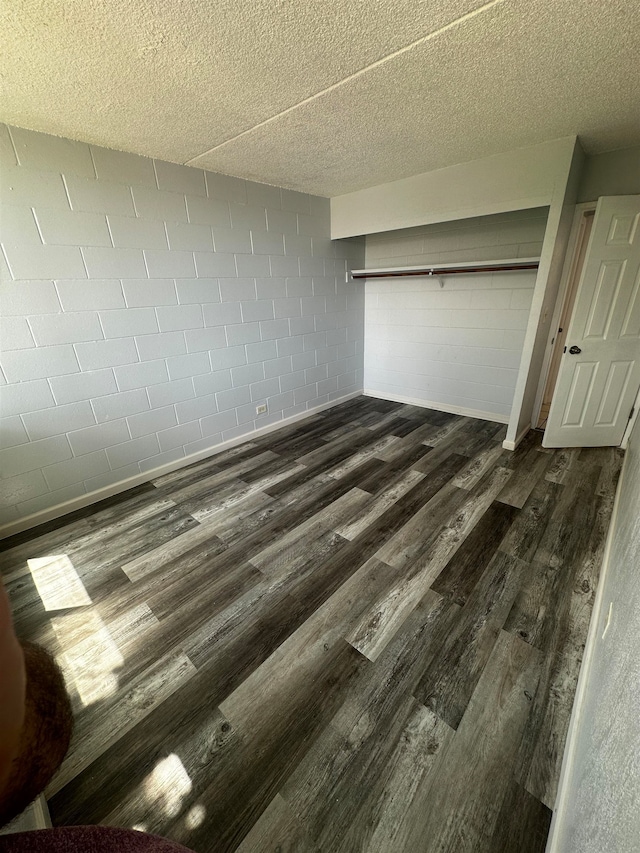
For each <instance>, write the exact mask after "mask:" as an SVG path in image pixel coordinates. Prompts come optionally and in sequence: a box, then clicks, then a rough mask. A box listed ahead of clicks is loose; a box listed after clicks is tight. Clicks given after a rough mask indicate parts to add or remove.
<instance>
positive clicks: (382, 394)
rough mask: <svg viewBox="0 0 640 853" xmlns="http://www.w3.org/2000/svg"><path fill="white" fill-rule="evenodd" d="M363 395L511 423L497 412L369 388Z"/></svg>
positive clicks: (453, 413)
mask: <svg viewBox="0 0 640 853" xmlns="http://www.w3.org/2000/svg"><path fill="white" fill-rule="evenodd" d="M362 393H363V394H364V396H365V397H377V398H378V399H379V400H390V401H391V402H392V403H405V404H406V405H407V406H420V407H421V408H423V409H434V410H435V411H436V412H447V413H448V414H450V415H464V416H465V417H467V418H478V420H480V421H495V422H496V423H498V424H506V423H509V416H508V415H497V414H496V413H495V412H483V411H481V410H480V409H466V408H464V407H463V406H450V405H448V404H446V403H436V402H434V401H431V400H421V399H420V398H418V397H404V396H403V395H402V394H387V392H386V391H372V390H369V389H367V388H365V390H364V391H363V392H362Z"/></svg>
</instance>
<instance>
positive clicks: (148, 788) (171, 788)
mask: <svg viewBox="0 0 640 853" xmlns="http://www.w3.org/2000/svg"><path fill="white" fill-rule="evenodd" d="M142 784H143V790H144V794H145V798H146V800H147V803H148V805H150V806H151V805H153V806H155V807H156V808H161V809H163V810H164V813H165V815H166V816H167V817H175V816H176V815H177V814H178V813H179V812H180V809H181V807H182V801H183V800H184V798H185V797H186V796H187V794H189V793H190V792H191V789H192V787H193V785H192V783H191V779H190V778H189V774H188V773H187V771H186V770H185V768H184V764H183V763H182V761H180V759H179V758H178V756H177V755H176V754H175V753H172V754H171V755H168V756H167V757H166V758H163V759H162V761H159V762H158V763H157V764H156V766H155V767H154V769H153V770H152V771H151V773H150V774H149V775H148V776H147V778H146V779H145V780H144V782H143V783H142Z"/></svg>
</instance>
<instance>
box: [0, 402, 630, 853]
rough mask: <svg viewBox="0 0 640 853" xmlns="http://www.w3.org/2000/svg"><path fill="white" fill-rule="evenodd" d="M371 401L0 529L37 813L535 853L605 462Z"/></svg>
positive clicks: (214, 846) (596, 551)
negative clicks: (43, 760)
mask: <svg viewBox="0 0 640 853" xmlns="http://www.w3.org/2000/svg"><path fill="white" fill-rule="evenodd" d="M503 434H504V427H501V426H500V425H499V424H494V423H488V422H486V421H478V420H473V419H470V418H465V417H458V416H454V415H448V414H443V413H441V412H435V411H431V410H425V409H419V408H415V407H411V406H404V405H400V404H396V403H389V402H384V401H380V400H375V399H371V398H365V397H361V398H358V399H356V400H353V401H350V402H348V403H345V404H343V405H340V406H337V407H336V408H333V409H331V410H329V411H326V412H323V413H321V414H318V415H315V416H313V417H311V418H309V419H308V420H306V421H304V422H301V423H299V424H296V425H293V426H288V427H286V428H283V429H281V430H280V431H278V432H275V433H272V434H271V435H269V436H266V437H263V438H260V439H257V440H253V441H249V442H247V443H245V444H243V445H241V446H239V447H236V448H234V449H232V450H229V451H226V452H224V453H221V454H219V455H218V456H213V457H211V458H210V459H207V460H205V461H202V462H198V463H196V464H195V465H192V466H191V467H189V468H184V469H182V470H180V471H176V472H174V473H171V474H167V475H166V476H163V477H160V478H159V479H157V480H155V481H154V482H153V483H150V484H147V485H144V486H140V487H139V488H136V489H133V490H131V491H129V492H125V493H123V494H121V495H118V496H116V497H114V498H111V499H109V500H106V501H103V502H102V503H100V504H97V505H94V506H93V507H91V508H88V509H85V510H82V511H79V512H76V513H74V514H73V515H71V516H66V517H65V518H63V519H60V520H58V521H56V522H52V523H49V524H47V525H43V526H42V527H40V528H37V529H35V530H32V531H28V532H26V533H23V534H20V535H18V536H15V537H13V538H12V539H8V540H5V541H4V542H2V543H0V549H3V553H2V554H0V559H1V561H2V571H3V575H4V578H5V582H6V584H7V587H8V589H9V593H10V596H11V599H12V603H13V606H14V612H15V619H16V624H17V629H18V632H19V634H20V636H21V637H23V638H25V639H31V640H36V641H39V642H41V643H43V644H44V645H46V646H47V647H48V648H50V649H51V650H52V651H53V652H54V653H55V654H56V656H57V658H58V660H59V661H60V664H61V666H62V667H63V669H64V671H65V674H66V677H67V681H68V685H69V689H70V692H71V694H72V698H73V702H74V707H75V711H76V716H77V725H76V733H75V736H74V740H73V744H72V747H71V750H70V752H69V754H68V756H67V758H66V760H65V762H64V764H63V766H62V768H61V770H60V772H59V774H58V775H57V776H56V778H55V779H54V780H53V782H52V783H51V785H50V788H49V789H48V791H47V798H48V802H49V808H50V810H51V816H52V819H53V822H54V824H78V823H106V824H116V825H120V826H128V827H137V828H142V829H146V830H148V831H150V832H155V833H159V834H161V835H166V836H168V837H170V838H174V839H176V840H178V841H180V842H182V843H183V844H185V845H187V846H189V847H191V848H193V849H194V850H196V851H198V853H205V851H212V853H213V851H216V853H223V851H241V853H257V851H281V853H284V851H301V853H305V851H306V853H310V851H314V853H318V851H321V853H334V851H344V853H354V851H367V853H373V851H376V853H389V852H390V851H411V853H432V851H433V853H435V851H452V853H453V851H455V853H464V851H469V853H471V851H473V853H483V852H484V851H486V853H507V851H509V853H541V851H543V850H544V847H545V841H546V837H547V833H548V828H549V823H550V819H551V809H552V808H553V805H554V800H555V795H556V790H557V784H558V776H559V772H560V764H561V760H562V751H563V746H564V742H565V737H566V732H567V726H568V723H569V715H570V712H571V705H572V701H573V697H574V693H575V688H576V682H577V677H578V671H579V667H580V662H581V659H582V653H583V649H584V644H585V640H586V635H587V628H588V623H589V617H590V613H591V608H592V604H593V599H594V594H595V588H596V584H597V581H598V573H599V571H600V565H601V561H602V555H603V549H604V543H605V537H606V533H607V528H608V525H609V520H610V515H611V509H612V503H613V496H614V491H615V487H616V482H617V479H618V475H619V470H620V464H621V460H622V456H621V453H620V452H619V451H617V450H614V449H610V448H603V449H598V450H593V449H590V450H567V451H562V450H561V451H548V450H544V449H543V448H542V447H541V445H540V434H539V433H535V432H531V433H529V435H528V436H527V438H526V439H525V441H524V442H523V443H522V444H521V446H520V447H519V448H518V450H517V451H516V452H515V453H509V452H506V451H503V450H502V447H501V441H502V439H503Z"/></svg>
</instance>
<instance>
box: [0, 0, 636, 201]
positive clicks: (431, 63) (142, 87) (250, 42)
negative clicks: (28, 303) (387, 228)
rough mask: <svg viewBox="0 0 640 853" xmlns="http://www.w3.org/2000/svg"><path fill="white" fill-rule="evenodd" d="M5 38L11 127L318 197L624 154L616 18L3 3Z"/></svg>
mask: <svg viewBox="0 0 640 853" xmlns="http://www.w3.org/2000/svg"><path fill="white" fill-rule="evenodd" d="M3 32H4V43H3V45H2V53H3V63H2V74H3V115H2V117H3V118H4V120H6V121H8V122H9V123H12V124H15V125H19V126H22V127H29V128H32V129H34V130H41V131H46V132H49V133H55V134H59V135H61V136H67V137H70V138H73V139H81V140H84V141H87V142H91V143H95V144H99V145H106V146H108V147H111V148H116V149H122V150H127V151H134V152H137V153H140V154H145V155H149V156H155V157H159V158H162V159H164V160H170V161H173V162H179V163H185V162H188V161H189V162H192V163H195V165H199V166H201V167H204V168H209V169H215V170H216V171H218V172H224V173H227V174H234V175H239V176H241V177H243V178H249V179H253V180H260V181H263V182H266V183H271V184H275V185H278V186H283V187H290V188H293V189H298V190H304V191H306V192H313V193H315V194H318V195H324V196H334V195H339V194H342V193H346V192H350V191H353V190H357V189H361V188H363V187H367V186H374V185H377V184H380V183H384V182H386V181H392V180H397V179H399V178H403V177H407V176H410V175H414V174H418V173H420V172H426V171H430V170H432V169H437V168H441V167H443V166H446V165H451V164H454V163H459V162H465V161H469V160H474V159H477V158H481V157H485V156H488V155H491V154H495V153H499V152H504V151H508V150H511V149H514V148H518V147H521V146H525V145H532V144H535V143H537V142H541V141H545V140H549V139H555V138H559V137H564V136H568V135H572V134H574V133H578V134H579V135H580V140H581V143H582V145H583V147H584V148H585V150H586V152H587V153H588V154H593V153H597V152H602V151H608V150H612V149H617V148H625V147H629V146H633V145H638V144H639V143H640V108H639V103H638V98H637V90H638V83H639V80H638V74H639V71H638V68H639V66H638V62H637V56H638V54H639V53H640V4H637V3H633V2H630V0H607V2H606V3H599V2H595V0H592V2H588V3H587V4H585V3H584V0H569V2H567V0H538V2H535V3H528V2H524V0H492V2H489V3H481V2H478V0H448V2H447V3H446V4H444V3H441V2H437V0H425V2H420V3H416V2H415V0H377V2H375V3H371V2H369V3H366V2H360V3H354V2H347V0H342V2H333V3H297V2H294V1H293V0H279V2H273V0H240V1H239V2H238V0H234V2H229V0H224V1H223V2H219V3H196V2H175V3H161V2H157V1H156V0H154V2H151V0H133V2H131V1H130V0H127V2H124V0H115V2H111V3H108V4H105V3H101V2H98V0H87V2H72V3H69V2H68V0H46V2H45V0H16V2H14V3H10V4H8V6H7V9H6V10H5V19H4V26H3Z"/></svg>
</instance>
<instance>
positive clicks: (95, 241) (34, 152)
mask: <svg viewBox="0 0 640 853" xmlns="http://www.w3.org/2000/svg"><path fill="white" fill-rule="evenodd" d="M0 192H1V193H2V216H1V219H0V243H1V246H2V255H1V256H0V274H1V276H0V278H1V282H0V415H1V416H2V419H1V420H0V448H1V449H0V525H2V524H7V523H10V522H15V521H17V520H19V519H21V518H23V517H25V516H28V515H30V514H32V513H35V512H39V511H42V510H47V509H49V508H51V507H54V506H57V505H59V504H61V503H63V502H65V501H68V500H72V499H75V498H79V497H81V496H82V495H84V494H86V493H88V492H91V491H94V490H96V489H100V488H103V487H109V486H112V485H113V484H116V483H120V482H122V481H123V480H125V479H127V478H129V477H134V476H138V475H140V474H141V473H145V472H147V471H150V470H151V469H154V468H157V467H158V466H161V465H164V464H168V463H171V462H174V461H177V460H180V459H181V458H184V457H185V456H186V455H189V454H191V453H197V452H202V451H206V450H207V449H209V448H213V447H215V446H216V445H217V444H220V443H221V442H223V441H227V440H229V439H232V438H236V437H238V436H243V435H249V434H250V433H251V432H252V431H253V430H254V429H256V428H260V427H263V426H267V425H269V424H275V423H278V422H279V421H281V420H282V419H283V418H287V417H289V416H292V415H295V414H299V413H303V412H305V411H307V410H311V409H313V408H316V407H318V406H320V405H323V404H326V403H329V402H331V401H333V400H336V399H340V398H342V397H345V396H346V395H348V394H350V393H354V392H357V391H359V390H360V389H361V388H362V358H363V355H362V353H363V333H364V326H363V322H364V294H363V288H362V284H359V283H350V284H346V283H345V273H346V270H347V268H348V267H349V268H350V267H361V266H362V265H363V263H364V240H363V239H354V240H336V241H331V240H330V239H329V202H328V200H327V199H324V198H317V197H313V196H309V195H303V194H301V193H296V192H291V191H288V190H281V189H279V188H277V187H271V186H266V185H261V184H254V183H248V182H246V181H244V180H240V179H237V178H227V177H225V176H222V175H216V174H213V173H211V172H206V173H205V172H203V171H202V170H200V169H195V168H192V167H187V166H177V165H173V164H170V163H165V162H162V161H153V160H149V159H146V158H143V157H138V156H137V155H133V154H122V153H119V152H114V151H109V150H108V149H104V148H98V147H93V146H92V147H90V146H88V145H85V144H83V143H78V142H71V141H69V140H66V139H60V138H56V137H53V136H46V135H44V134H39V133H33V132H31V131H25V130H20V129H17V128H7V127H6V126H4V125H0ZM261 403H266V405H267V407H268V413H267V414H266V415H260V416H257V415H256V406H257V405H259V404H261Z"/></svg>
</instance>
